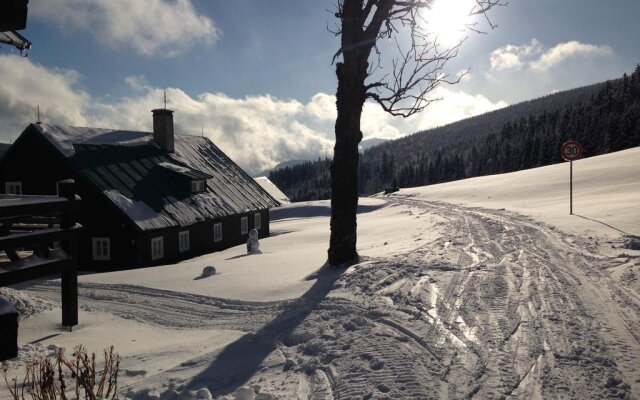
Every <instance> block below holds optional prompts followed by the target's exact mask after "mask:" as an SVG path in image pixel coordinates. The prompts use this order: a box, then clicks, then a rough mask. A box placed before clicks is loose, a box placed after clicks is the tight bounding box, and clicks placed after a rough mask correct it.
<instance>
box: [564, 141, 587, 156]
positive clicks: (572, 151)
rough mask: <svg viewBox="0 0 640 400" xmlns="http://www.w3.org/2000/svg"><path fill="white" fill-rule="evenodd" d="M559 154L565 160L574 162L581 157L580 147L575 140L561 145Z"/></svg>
mask: <svg viewBox="0 0 640 400" xmlns="http://www.w3.org/2000/svg"><path fill="white" fill-rule="evenodd" d="M560 152H561V153H562V158H564V159H565V160H567V161H574V160H577V159H578V158H580V157H581V156H582V145H580V143H578V142H576V141H575V140H569V141H567V142H565V143H564V144H563V145H562V149H561V150H560Z"/></svg>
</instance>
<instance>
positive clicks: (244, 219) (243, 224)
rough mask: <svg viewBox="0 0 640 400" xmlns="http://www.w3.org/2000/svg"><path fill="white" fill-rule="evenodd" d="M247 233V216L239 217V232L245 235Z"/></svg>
mask: <svg viewBox="0 0 640 400" xmlns="http://www.w3.org/2000/svg"><path fill="white" fill-rule="evenodd" d="M247 233H249V217H242V218H240V234H241V235H246V234H247Z"/></svg>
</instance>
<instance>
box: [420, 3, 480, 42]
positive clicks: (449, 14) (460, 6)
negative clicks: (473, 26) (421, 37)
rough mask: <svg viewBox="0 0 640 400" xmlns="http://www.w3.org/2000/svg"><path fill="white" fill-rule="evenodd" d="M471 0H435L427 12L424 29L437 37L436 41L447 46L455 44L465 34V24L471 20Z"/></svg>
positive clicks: (472, 4)
mask: <svg viewBox="0 0 640 400" xmlns="http://www.w3.org/2000/svg"><path fill="white" fill-rule="evenodd" d="M474 4H475V2H474V1H473V0H435V1H434V3H433V6H432V7H431V9H430V10H429V11H427V14H426V15H425V19H426V20H427V26H426V29H427V30H428V31H429V32H430V33H433V34H434V35H436V36H437V37H438V42H439V43H440V44H441V45H443V46H447V47H451V46H455V45H456V44H458V42H460V40H462V39H463V38H464V36H465V31H466V30H467V28H466V25H468V24H470V23H472V22H473V17H472V16H470V15H469V13H470V12H471V10H472V9H473V6H474Z"/></svg>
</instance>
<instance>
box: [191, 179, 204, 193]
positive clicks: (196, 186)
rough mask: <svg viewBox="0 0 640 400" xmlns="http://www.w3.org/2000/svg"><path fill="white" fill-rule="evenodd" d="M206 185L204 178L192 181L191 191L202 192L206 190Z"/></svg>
mask: <svg viewBox="0 0 640 400" xmlns="http://www.w3.org/2000/svg"><path fill="white" fill-rule="evenodd" d="M205 187H206V185H205V183H204V180H197V181H191V192H192V193H200V192H204V188H205Z"/></svg>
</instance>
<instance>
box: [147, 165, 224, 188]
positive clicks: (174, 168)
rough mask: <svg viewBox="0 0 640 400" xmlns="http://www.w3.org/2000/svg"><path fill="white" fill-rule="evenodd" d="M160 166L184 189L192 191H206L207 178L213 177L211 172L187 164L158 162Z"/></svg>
mask: <svg viewBox="0 0 640 400" xmlns="http://www.w3.org/2000/svg"><path fill="white" fill-rule="evenodd" d="M158 167H160V168H162V169H163V170H164V171H165V173H168V174H169V175H171V176H172V178H173V179H174V180H175V181H176V183H177V184H178V185H179V187H180V188H182V190H184V191H186V192H190V193H202V192H205V191H206V190H207V179H211V178H212V176H211V175H209V174H205V173H204V172H202V171H198V170H197V169H193V168H190V167H187V166H185V165H180V164H175V163H170V162H162V163H159V164H158Z"/></svg>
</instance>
